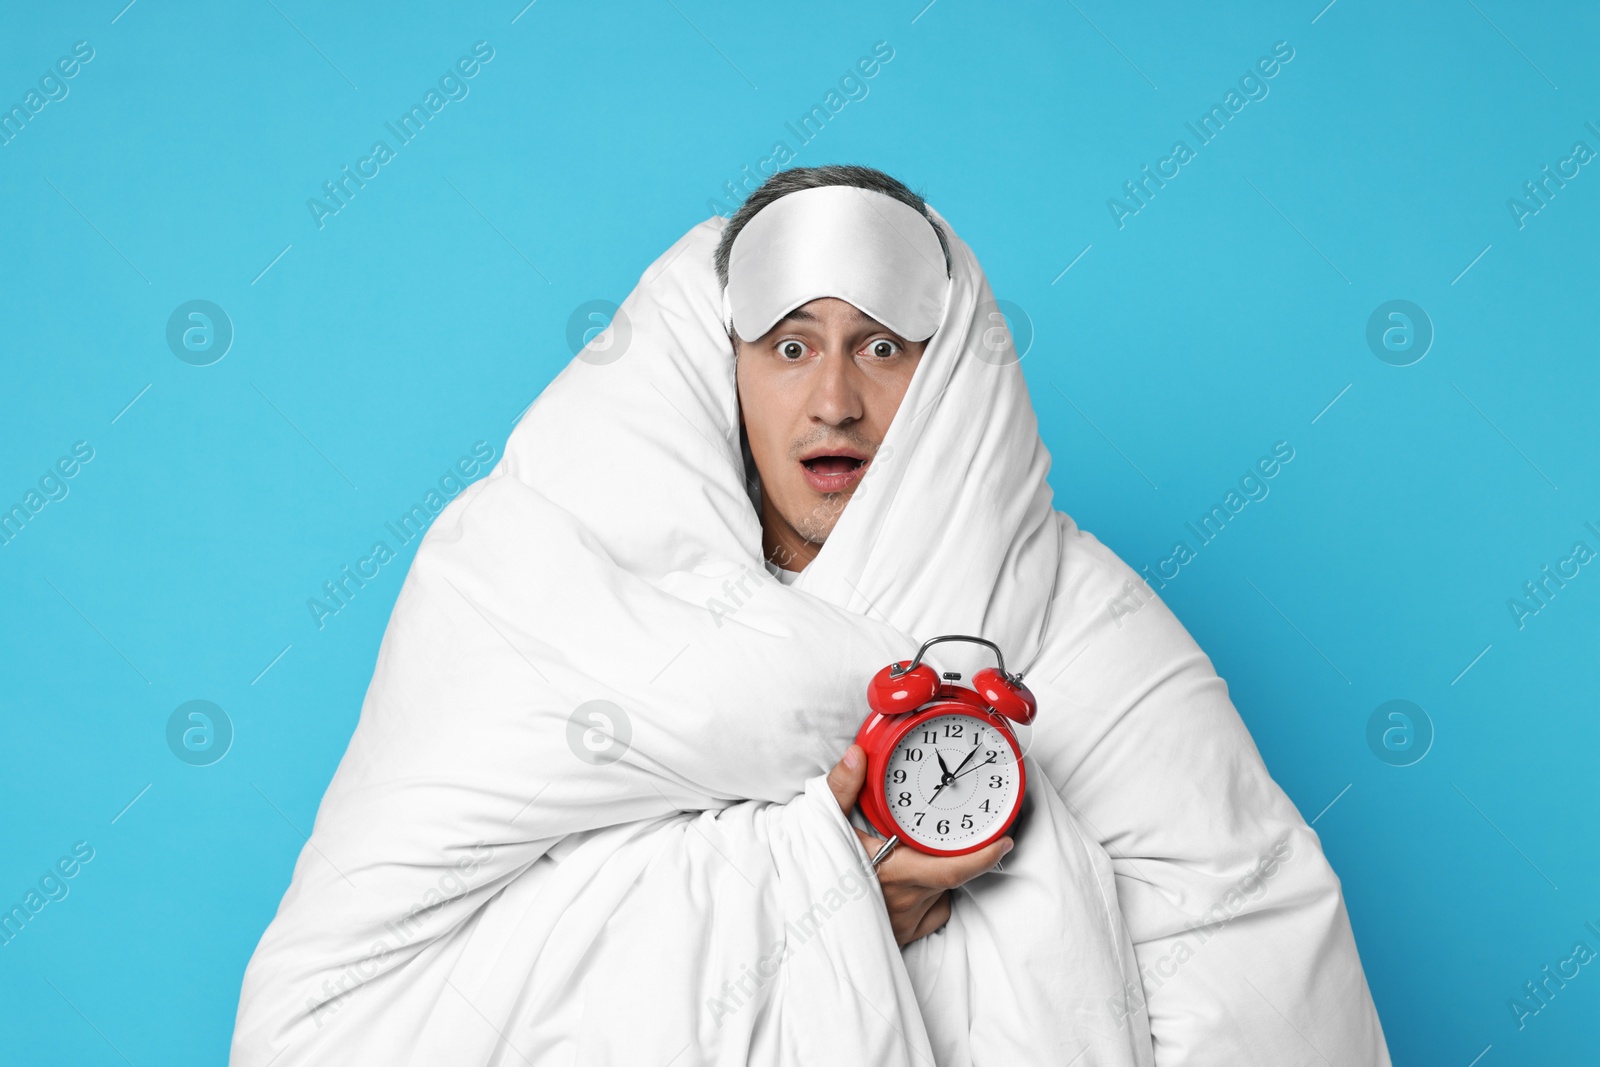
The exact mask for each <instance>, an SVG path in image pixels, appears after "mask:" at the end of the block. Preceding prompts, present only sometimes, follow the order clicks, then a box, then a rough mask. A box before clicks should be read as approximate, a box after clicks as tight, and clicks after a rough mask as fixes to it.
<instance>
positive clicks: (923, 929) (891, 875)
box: [828, 745, 1013, 945]
mask: <svg viewBox="0 0 1600 1067" xmlns="http://www.w3.org/2000/svg"><path fill="white" fill-rule="evenodd" d="M976 752H977V748H976V747H974V749H973V750H972V752H971V753H968V755H967V759H966V760H963V761H962V762H961V766H960V767H957V768H956V770H955V771H953V772H952V771H948V770H947V768H945V766H944V760H943V758H942V757H940V760H939V763H940V769H941V770H945V771H946V772H947V774H949V775H951V776H954V775H957V774H961V773H962V768H964V767H965V766H966V765H967V762H968V761H970V760H971V759H972V755H973V754H975V753H976ZM978 766H982V764H979V765H978ZM972 769H973V770H976V769H977V767H974V768H972ZM866 770H867V760H866V753H865V752H864V751H863V750H862V748H861V746H860V745H851V746H850V747H849V748H847V749H845V753H844V758H843V759H841V760H840V761H839V762H838V763H837V764H836V765H835V766H834V768H833V770H831V771H829V772H828V788H829V789H830V790H832V792H833V796H834V799H835V800H837V801H838V802H839V808H840V810H841V811H843V812H844V814H845V817H846V818H847V819H848V818H849V816H850V812H851V811H852V810H854V808H855V806H856V798H857V797H858V796H860V794H861V787H862V785H863V783H864V782H865V781H866ZM968 773H970V772H968ZM852 829H854V827H852ZM856 836H857V837H859V838H860V839H861V846H862V848H864V849H866V851H867V855H869V856H871V855H875V854H876V853H877V851H878V849H879V848H881V847H882V846H883V844H884V841H883V839H882V838H880V837H877V836H876V835H873V834H869V833H867V832H865V831H863V830H856ZM1012 844H1013V842H1012V840H1011V838H1010V837H1002V838H1000V839H999V840H998V841H995V842H994V843H992V844H990V845H989V846H988V847H986V848H983V849H979V850H978V851H977V852H971V853H968V854H967V855H965V856H949V857H941V856H930V855H927V854H925V853H921V852H917V851H915V850H913V849H909V848H897V849H895V850H894V851H893V852H891V853H889V856H888V858H887V859H885V860H884V861H883V862H882V863H880V864H879V865H878V868H877V870H878V883H879V885H880V886H882V888H883V899H884V903H885V904H886V905H887V906H888V909H889V925H890V926H891V927H892V928H893V929H894V939H895V941H896V943H898V944H900V945H907V944H910V943H911V942H912V941H915V940H917V939H918V938H920V937H925V936H926V935H928V934H931V933H933V932H934V931H935V930H937V929H939V928H940V927H942V926H943V925H944V924H945V923H946V922H947V921H949V919H950V890H952V889H956V888H958V887H960V886H962V885H965V884H966V883H967V882H970V881H972V879H974V878H976V877H978V875H980V874H984V873H987V872H988V871H990V870H992V869H993V868H994V866H995V864H997V863H999V862H1000V859H1001V857H1003V856H1004V855H1005V854H1006V853H1008V852H1010V851H1011V847H1012Z"/></svg>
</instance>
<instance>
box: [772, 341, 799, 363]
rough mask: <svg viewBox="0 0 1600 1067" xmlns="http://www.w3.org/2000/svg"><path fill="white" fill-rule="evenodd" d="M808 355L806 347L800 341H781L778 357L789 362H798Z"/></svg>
mask: <svg viewBox="0 0 1600 1067" xmlns="http://www.w3.org/2000/svg"><path fill="white" fill-rule="evenodd" d="M805 354H806V346H805V345H804V344H802V343H801V342H799V341H794V340H789V341H779V342H778V355H780V356H782V357H783V358H784V359H787V360H796V359H799V358H800V357H801V356H804V355H805Z"/></svg>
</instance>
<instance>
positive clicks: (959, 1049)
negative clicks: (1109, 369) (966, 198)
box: [232, 219, 1388, 1067]
mask: <svg viewBox="0 0 1600 1067" xmlns="http://www.w3.org/2000/svg"><path fill="white" fill-rule="evenodd" d="M723 225H724V222H723V220H721V219H711V220H708V221H707V222H705V223H702V224H700V225H699V226H696V227H695V228H694V229H693V230H691V231H690V232H689V233H688V234H687V235H685V236H684V237H683V238H682V239H681V240H680V241H679V242H678V243H677V244H676V245H674V246H673V248H671V249H670V250H669V251H668V252H667V253H666V254H665V255H663V256H662V257H661V259H660V260H658V261H657V262H656V263H655V264H654V265H653V266H652V267H651V268H650V269H649V270H648V271H647V272H646V273H645V275H644V276H643V278H642V279H641V281H640V284H639V286H638V288H636V289H635V291H634V292H633V293H632V295H630V296H629V298H628V299H627V301H626V302H625V303H624V304H623V305H622V313H623V315H624V316H626V319H627V321H628V324H629V326H630V327H631V334H632V337H631V341H630V342H629V343H628V344H627V347H626V349H625V351H623V353H622V355H621V356H620V358H617V359H615V360H614V361H612V362H608V363H603V364H602V363H591V362H587V361H585V360H582V359H576V360H574V361H573V362H572V364H571V365H570V366H568V367H567V369H566V370H564V371H563V372H562V373H561V375H559V376H558V377H557V378H556V380H555V381H554V382H552V383H551V384H550V386H549V387H548V388H547V389H546V390H545V391H544V393H543V394H542V395H541V396H540V398H539V400H538V402H537V403H536V404H535V405H534V406H533V408H532V409H531V410H530V411H529V413H528V414H527V415H526V416H525V417H524V419H523V420H522V422H521V423H520V424H519V425H518V427H517V429H516V430H515V432H514V433H513V434H512V436H511V439H510V441H509V442H508V444H507V448H506V455H505V458H504V459H503V460H502V461H501V463H500V464H499V465H498V466H497V467H496V468H495V470H494V471H493V472H492V473H491V474H490V475H489V477H487V478H486V479H484V480H483V481H481V482H479V483H477V484H475V485H473V486H472V487H471V488H469V489H468V490H467V491H466V492H464V493H462V494H461V496H460V497H458V498H457V499H456V500H455V501H454V502H452V504H451V505H450V506H449V507H448V508H447V509H446V510H445V512H444V513H443V514H442V515H441V516H440V517H439V519H438V520H437V522H436V523H435V524H434V526H433V528H432V529H431V530H430V531H429V533H428V535H427V537H426V539H425V540H424V543H423V545H422V547H421V548H420V550H419V551H418V554H417V557H416V559H415V561H414V562H413V564H412V567H411V571H410V573H409V574H408V576H407V578H406V582H405V585H404V588H403V589H402V591H401V594H400V598H399V601H398V603H397V604H396V606H395V609H394V614H393V616H392V617H391V619H390V623H389V628H388V630H387V632H386V633H385V635H384V640H383V646H382V649H381V651H380V653H379V657H378V665H377V670H376V673H375V676H374V678H373V681H372V685H371V687H370V688H369V690H368V692H367V697H366V702H365V704H364V706H363V708H362V713H361V720H360V724H359V726H358V727H357V729H356V731H355V734H354V736H353V738H352V740H351V743H350V747H349V749H348V751H347V752H346V754H345V756H344V759H343V762H342V763H341V764H340V766H339V769H338V772H337V774H336V775H335V776H334V779H333V782H332V784H331V785H330V787H329V789H328V792H327V795H326V796H325V797H324V799H323V802H322V806H321V808H320V810H319V812H318V815H317V820H316V826H315V829H314V831H313V833H312V836H311V839H310V841H309V842H308V844H307V846H306V848H305V849H304V851H303V852H302V853H301V855H300V858H299V861H298V862H297V864H296V866H295V871H294V879H293V882H292V884H291V885H290V887H289V890H288V892H287V893H286V895H285V896H284V899H283V903H282V905H281V907H280V908H279V911H278V914H277V917H276V918H275V919H274V920H273V922H272V925H271V926H270V927H269V928H268V930H267V932H266V934H265V935H264V936H263V938H262V940H261V944H260V946H259V947H258V948H257V950H256V953H255V956H254V958H253V959H252V960H251V963H250V966H249V969H248V971H247V973H246V975H245V981H244V990H243V995H242V998H241V1002H240V1007H239V1017H238V1023H237V1027H236V1030H235V1036H234V1044H233V1056H232V1062H233V1063H234V1064H236V1065H240V1067H266V1065H267V1064H273V1065H274V1067H296V1065H301V1064H341V1065H344V1064H369V1063H370V1064H383V1065H386V1067H387V1065H394V1064H427V1065H431V1064H450V1065H476V1064H495V1065H501V1064H523V1063H536V1064H540V1065H545V1064H552V1065H565V1064H626V1065H643V1067H654V1065H662V1067H665V1065H666V1064H668V1063H671V1064H674V1065H678V1067H682V1065H687V1064H719V1065H724V1064H725V1065H733V1064H745V1063H751V1064H762V1065H767V1064H831V1065H851V1064H894V1065H898V1064H906V1065H910V1064H924V1065H935V1064H936V1065H938V1067H955V1065H966V1064H975V1065H989V1064H996V1065H998V1064H1006V1065H1013V1064H1024V1063H1025V1064H1058V1065H1062V1067H1067V1065H1076V1067H1094V1065H1129V1064H1140V1065H1143V1064H1150V1063H1152V1062H1153V1063H1157V1064H1162V1065H1167V1064H1177V1063H1185V1064H1219V1065H1220V1064H1227V1065H1229V1067H1239V1065H1243V1064H1269V1065H1272V1067H1284V1065H1289V1064H1302V1063H1304V1064H1313V1063H1323V1062H1324V1061H1325V1060H1326V1061H1330V1062H1332V1063H1335V1064H1338V1065H1339V1067H1346V1065H1350V1067H1355V1065H1366V1064H1386V1063H1387V1062H1388V1060H1387V1055H1386V1053H1385V1051H1384V1047H1383V1039H1382V1035H1381V1032H1380V1030H1379V1027H1378V1022H1377V1017H1376V1014H1375V1012H1374V1010H1373V1007H1372V1003H1371V999H1370V995H1369V993H1368V991H1367V987H1366V983H1365V979H1364V977H1363V975H1362V972H1361V967H1360V963H1359V960H1358V958H1357V956H1356V950H1355V945H1354V942H1353V940H1352V937H1351V933H1350V928H1349V923H1348V920H1347V918H1346V915H1345V911H1344V905H1343V901H1342V899H1341V897H1340V893H1339V885H1338V881H1337V880H1336V879H1335V878H1334V876H1333V873H1332V872H1331V870H1329V868H1328V866H1327V864H1326V862H1325V861H1324V860H1323V857H1322V854H1321V852H1320V849H1319V846H1318V843H1317V839H1316V836H1315V835H1314V834H1313V833H1312V832H1311V831H1310V830H1309V829H1308V828H1307V827H1306V825H1305V824H1304V822H1303V821H1302V820H1301V818H1300V817H1299V815H1298V814H1297V813H1296V811H1295V809H1294V808H1293V806H1292V805H1291V804H1290V803H1289V802H1288V800H1287V798H1286V797H1285V796H1284V795H1283V793H1282V792H1281V791H1280V790H1279V789H1278V788H1277V786H1276V785H1275V784H1274V783H1273V782H1272V781H1271V779H1270V778H1269V777H1268V775H1267V773H1266V770H1265V768H1264V767H1263V766H1262V764H1261V761H1260V758H1259V757H1258V755H1257V753H1256V751H1255V748H1254V746H1253V745H1252V743H1251V741H1250V738H1249V735H1248V734H1247V732H1246V731H1245V729H1244V727H1243V726H1242V724H1241V723H1240V721H1239V719H1238V716H1237V715H1236V714H1235V712H1234V710H1233V708H1232V706H1231V704H1230V703H1229V701H1228V697H1227V692H1226V687H1225V686H1224V684H1223V683H1222V681H1221V680H1220V679H1218V678H1217V676H1216V675H1215V673H1214V672H1213V671H1212V669H1211V666H1210V663H1209V662H1208V661H1207V660H1206V658H1205V656H1204V655H1203V654H1202V653H1201V652H1200V650H1199V649H1198V648H1196V647H1195V645H1194V644H1193V642H1192V641H1191V640H1190V639H1189V637H1188V635H1187V634H1186V633H1185V632H1184V631H1183V629H1182V627H1181V626H1180V625H1179V624H1178V623H1177V621H1176V620H1175V619H1174V618H1173V617H1172V615H1171V614H1170V613H1169V612H1168V611H1167V609H1166V608H1165V607H1164V606H1163V605H1162V604H1161V603H1160V602H1159V601H1157V600H1155V599H1154V596H1153V594H1151V593H1150V592H1149V591H1148V589H1146V588H1145V587H1144V586H1142V584H1139V585H1138V586H1137V587H1138V589H1139V590H1140V593H1139V597H1138V599H1137V601H1136V602H1137V603H1138V604H1139V605H1140V606H1139V609H1138V610H1137V611H1135V612H1134V613H1133V614H1131V615H1125V614H1124V613H1123V612H1117V611H1113V610H1110V609H1109V608H1108V602H1109V601H1110V600H1111V599H1112V598H1119V602H1120V603H1122V604H1123V605H1124V606H1125V607H1126V606H1127V605H1128V604H1130V603H1133V602H1135V601H1130V600H1129V599H1128V590H1129V589H1131V588H1133V586H1129V585H1128V584H1127V583H1129V582H1130V581H1132V582H1135V583H1137V579H1136V578H1134V576H1133V573H1132V572H1131V571H1130V570H1129V569H1128V568H1127V567H1125V566H1124V565H1123V564H1122V563H1121V562H1120V561H1119V560H1117V559H1116V558H1115V557H1114V556H1113V555H1112V554H1111V553H1110V552H1109V551H1108V550H1107V549H1105V548H1104V547H1103V546H1101V545H1100V544H1099V543H1098V542H1097V541H1095V540H1094V539H1093V538H1092V537H1091V536H1089V535H1088V534H1085V533H1083V532H1081V531H1079V530H1078V529H1077V528H1076V527H1075V526H1074V524H1073V523H1072V520H1071V519H1070V518H1068V517H1067V516H1066V515H1065V514H1062V513H1060V512H1057V511H1055V510H1054V509H1053V507H1052V503H1051V491H1050V488H1049V486H1048V484H1047V483H1046V480H1045V475H1046V472H1047V470H1048V467H1049V462H1050V460H1049V455H1048V453H1047V451H1046V450H1045V448H1044V447H1043V445H1042V444H1041V442H1040V440H1039V436H1038V432H1037V424H1036V421H1035V417H1034V413H1033V408H1032V405H1031V402H1030V400H1029V398H1028V394H1027V388H1026V385H1025V384H1024V381H1023V377H1022V374H1021V372H1020V369H1019V367H1018V366H1017V365H1016V364H1015V363H1012V362H1010V356H1011V353H1010V350H1009V348H1008V347H1007V346H1008V345H1009V341H1008V340H1007V339H1006V338H1005V336H1004V333H1003V331H998V330H997V329H996V327H997V324H998V322H999V320H998V319H997V318H994V317H993V316H994V315H995V311H994V305H993V297H992V296H991V295H990V292H989V288H988V284H987V282H986V280H985V279H984V277H983V274H982V271H981V269H980V268H979V267H978V264H977V262H976V260H975V258H974V257H973V256H972V253H971V251H970V250H969V249H968V248H967V246H966V245H965V244H964V243H962V242H961V241H960V240H959V239H958V238H955V237H954V236H953V235H951V241H950V243H951V251H952V255H953V257H954V259H955V266H954V281H953V286H952V292H951V297H950V301H949V306H948V308H947V310H946V316H945V320H944V323H943V324H942V325H941V327H940V329H939V332H938V333H937V334H936V335H935V336H934V339H933V341H932V342H931V343H930V345H929V348H928V350H927V352H926V354H925V355H924V356H923V358H922V361H921V363H920V365H919V366H918V369H917V372H916V374H915V376H914V378H913V380H912V383H911V386H910V389H909V390H908V392H907V394H906V397H905V400H904V401H903V403H902V406H901V408H900V410H899V413H898V414H897V416H896V418H895V420H894V422H893V424H892V426H891V428H890V430H889V433H888V436H887V438H886V439H885V442H884V445H883V447H882V448H881V449H880V452H879V455H878V458H877V459H876V460H875V462H874V463H873V465H872V467H871V468H870V470H869V473H868V475H867V476H866V477H865V478H864V480H863V482H862V484H861V486H860V487H859V489H858V491H857V492H856V494H855V497H854V498H853V499H852V501H851V503H850V505H849V507H848V508H847V509H846V510H845V511H844V513H843V515H842V517H841V518H840V520H839V522H838V525H837V526H836V528H835V530H834V532H833V534H832V535H831V537H830V538H829V540H828V542H827V544H826V545H825V546H824V547H823V549H822V552H821V554H820V555H819V556H818V558H817V559H816V560H815V561H814V562H813V563H812V564H811V565H810V566H809V567H808V568H807V569H806V570H805V571H804V572H803V573H802V574H801V575H800V577H799V578H798V580H797V581H795V582H794V583H793V584H792V585H790V586H784V585H782V584H780V583H779V582H777V581H775V580H773V579H772V578H771V577H770V575H768V573H767V572H766V571H765V569H764V567H763V565H762V562H761V532H760V527H759V523H758V521H757V517H756V511H755V509H754V507H753V506H752V495H751V493H752V490H751V481H750V478H751V476H752V475H753V470H752V469H751V468H750V467H749V466H748V465H747V457H744V456H742V455H741V451H740V447H739V429H738V413H737V400H736V391H735V384H734V364H733V357H732V351H731V346H730V344H729V341H728V339H727V336H726V334H725V333H724V332H723V329H722V326H721V324H720V323H719V321H718V313H719V309H720V302H719V293H718V287H717V282H716V277H715V274H714V272H713V270H712V264H711V253H712V250H713V248H714V246H715V243H716V241H717V238H718V236H719V234H720V232H721V229H722V226H723ZM614 330H615V328H614ZM616 332H617V336H618V338H619V339H620V331H616ZM605 343H606V341H604V340H603V341H602V342H601V345H602V346H603V345H604V344H605ZM1036 358H1037V357H1036ZM943 633H968V634H981V635H983V636H985V637H988V638H990V639H992V640H994V641H996V642H997V643H998V644H999V645H1000V646H1001V647H1002V648H1003V649H1004V650H1005V653H1006V662H1007V665H1008V667H1010V668H1011V669H1013V670H1018V669H1020V670H1023V671H1025V672H1026V673H1027V681H1028V684H1029V686H1030V687H1031V688H1032V689H1033V691H1034V692H1035V693H1036V694H1037V696H1038V698H1039V706H1040V713H1039V720H1038V723H1037V724H1036V726H1035V727H1034V731H1033V737H1032V738H1031V745H1032V748H1031V752H1030V755H1029V768H1028V785H1029V796H1030V804H1029V809H1028V811H1027V812H1026V814H1025V820H1026V821H1025V822H1023V823H1020V824H1019V826H1018V827H1017V829H1016V832H1015V836H1016V840H1017V847H1016V850H1015V851H1014V852H1013V853H1012V854H1011V855H1010V856H1008V857H1007V858H1006V861H1005V863H1004V864H1003V869H1002V870H1000V871H997V872H994V873H991V874H987V875H984V876H982V877H980V878H979V879H978V880H976V881H974V882H972V883H969V884H968V886H967V887H965V888H964V889H963V890H961V891H960V892H959V893H958V894H957V895H956V898H955V902H954V907H953V911H952V916H951V919H950V921H949V923H948V925H947V926H946V928H945V929H944V930H942V931H940V932H939V933H936V934H933V935H930V936H929V937H926V938H923V939H922V940H920V941H917V942H914V943H913V944H912V945H910V946H908V947H907V948H906V949H905V950H901V949H899V948H897V946H896V945H895V943H894V939H893V935H892V933H891V931H890V928H889V923H888V918H887V915H886V913H885V910H884V904H883V901H882V897H881V895H880V892H879V890H878V888H877V883H876V881H875V879H874V878H873V877H872V875H871V873H870V869H869V868H867V867H866V859H867V857H866V855H865V854H864V852H863V851H862V849H861V846H860V845H859V843H858V842H857V840H856V838H855V835H854V834H853V833H852V832H851V831H850V828H849V825H848V824H847V822H846V821H845V819H844V817H843V816H842V814H841V813H840V811H839V809H838V805H837V804H836V803H835V801H834V799H833V797H832V795H831V794H830V793H829V791H828V789H827V786H826V783H825V782H824V780H823V777H822V775H823V774H824V773H825V772H826V770H827V769H828V768H829V767H831V766H832V765H833V763H834V762H835V761H837V759H838V758H839V755H840V754H841V753H842V752H843V750H844V748H845V747H846V745H847V744H848V743H849V742H850V740H851V738H852V736H853V734H854V732H855V730H856V728H857V726H858V725H859V724H860V721H861V719H862V717H863V716H864V715H865V713H866V707H865V701H864V693H865V685H866V682H867V679H868V678H869V677H871V675H872V673H873V672H874V671H876V670H877V669H878V668H880V667H882V666H883V665H884V664H886V663H888V662H890V661H892V660H896V659H903V658H906V657H907V656H909V655H910V654H911V653H912V652H913V651H914V650H915V649H916V647H917V645H918V643H919V642H920V641H921V640H923V639H925V638H927V637H930V636H934V635H936V634H943ZM937 651H939V652H940V653H941V655H939V656H938V657H936V662H937V663H938V664H939V666H940V667H942V668H943V669H948V670H962V671H964V672H969V671H971V670H972V669H973V668H974V667H976V666H979V665H981V664H982V656H981V655H979V654H978V652H977V650H972V651H970V652H967V651H964V650H963V649H962V648H961V647H959V646H949V645H946V646H940V648H939V649H938V650H937ZM965 657H972V658H965ZM595 702H604V703H595ZM596 714H599V715H602V716H604V718H596V717H595V716H596ZM1141 972H1143V973H1142V974H1141Z"/></svg>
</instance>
